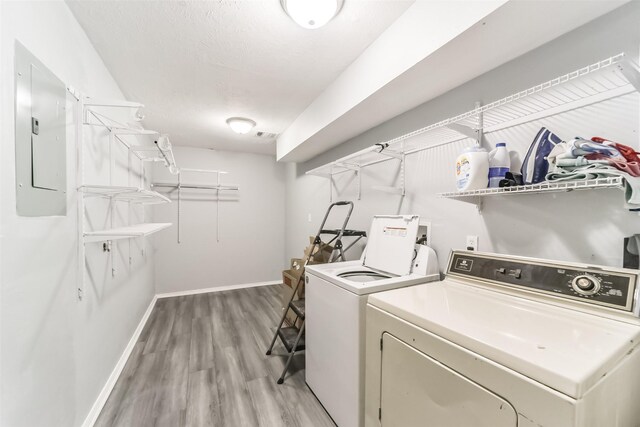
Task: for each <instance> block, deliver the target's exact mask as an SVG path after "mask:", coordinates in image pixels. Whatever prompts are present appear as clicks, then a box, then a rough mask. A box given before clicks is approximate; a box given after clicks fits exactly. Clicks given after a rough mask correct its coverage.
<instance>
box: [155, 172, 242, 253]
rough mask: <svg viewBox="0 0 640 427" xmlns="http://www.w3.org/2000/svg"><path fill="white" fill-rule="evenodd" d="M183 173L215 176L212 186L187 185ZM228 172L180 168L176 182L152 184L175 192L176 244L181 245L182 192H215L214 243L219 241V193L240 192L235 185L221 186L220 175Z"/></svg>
mask: <svg viewBox="0 0 640 427" xmlns="http://www.w3.org/2000/svg"><path fill="white" fill-rule="evenodd" d="M185 173H195V174H205V175H212V174H213V175H215V183H214V184H201V183H188V182H184V181H183V177H182V175H183V174H185ZM227 173H228V172H226V171H221V170H214V169H194V168H180V169H179V171H178V174H177V175H178V182H154V183H153V184H151V187H152V188H167V189H169V191H177V202H178V218H177V219H178V221H177V222H178V236H177V240H178V243H182V216H183V214H182V190H213V191H215V192H216V198H215V202H216V242H219V241H220V192H221V191H240V188H239V187H238V186H237V185H229V184H227V185H223V184H222V182H221V180H222V175H226V174H227Z"/></svg>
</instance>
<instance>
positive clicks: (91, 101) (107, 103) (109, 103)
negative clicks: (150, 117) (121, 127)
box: [83, 96, 144, 108]
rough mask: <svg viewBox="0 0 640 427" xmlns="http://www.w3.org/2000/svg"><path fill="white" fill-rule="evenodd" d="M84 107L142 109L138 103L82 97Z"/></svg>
mask: <svg viewBox="0 0 640 427" xmlns="http://www.w3.org/2000/svg"><path fill="white" fill-rule="evenodd" d="M83 102H84V105H85V107H115V108H143V107H144V104H141V103H139V102H131V101H122V100H119V99H102V98H90V97H88V96H86V97H84V101H83Z"/></svg>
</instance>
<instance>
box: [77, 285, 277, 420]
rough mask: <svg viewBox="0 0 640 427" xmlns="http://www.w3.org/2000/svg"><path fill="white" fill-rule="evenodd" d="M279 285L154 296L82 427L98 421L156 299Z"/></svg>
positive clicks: (236, 286)
mask: <svg viewBox="0 0 640 427" xmlns="http://www.w3.org/2000/svg"><path fill="white" fill-rule="evenodd" d="M280 283H282V280H272V281H270V282H256V283H245V284H241V285H231V286H218V287H214V288H205V289H194V290H190V291H181V292H169V293H165V294H157V295H156V296H154V297H153V299H152V300H151V303H150V304H149V307H148V308H147V311H146V312H145V313H144V316H142V319H140V323H138V327H137V328H136V330H135V331H134V332H133V335H132V336H131V339H130V340H129V343H128V344H127V346H126V347H125V349H124V351H123V352H122V356H120V359H119V360H118V363H116V366H115V368H113V371H112V372H111V375H109V378H108V379H107V382H106V384H105V385H104V387H103V388H102V390H101V391H100V394H99V395H98V398H97V399H96V401H95V403H94V404H93V406H92V407H91V410H90V411H89V414H87V417H86V418H85V419H84V422H83V423H82V427H93V425H94V424H95V422H96V420H97V419H98V416H99V415H100V412H101V411H102V408H103V407H104V405H105V403H107V399H108V398H109V395H110V394H111V391H112V390H113V387H115V385H116V382H117V381H118V378H119V377H120V374H121V373H122V370H123V369H124V366H125V364H126V363H127V360H128V359H129V356H130V355H131V352H132V351H133V347H134V346H135V344H136V343H137V342H138V338H140V334H141V333H142V329H144V325H145V324H146V323H147V320H148V319H149V316H150V315H151V312H152V311H153V307H155V305H156V301H157V300H158V299H160V298H169V297H177V296H181V295H195V294H204V293H209V292H221V291H229V290H233V289H243V288H254V287H256V286H269V285H278V284H280Z"/></svg>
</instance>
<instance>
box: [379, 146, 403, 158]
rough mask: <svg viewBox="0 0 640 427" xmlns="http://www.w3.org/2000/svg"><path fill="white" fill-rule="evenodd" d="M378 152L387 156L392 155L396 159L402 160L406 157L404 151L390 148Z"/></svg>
mask: <svg viewBox="0 0 640 427" xmlns="http://www.w3.org/2000/svg"><path fill="white" fill-rule="evenodd" d="M377 153H378V154H381V155H383V156H387V157H392V158H394V159H398V160H402V159H403V158H404V153H402V152H400V151H395V150H389V149H388V148H386V149H384V150H382V151H377Z"/></svg>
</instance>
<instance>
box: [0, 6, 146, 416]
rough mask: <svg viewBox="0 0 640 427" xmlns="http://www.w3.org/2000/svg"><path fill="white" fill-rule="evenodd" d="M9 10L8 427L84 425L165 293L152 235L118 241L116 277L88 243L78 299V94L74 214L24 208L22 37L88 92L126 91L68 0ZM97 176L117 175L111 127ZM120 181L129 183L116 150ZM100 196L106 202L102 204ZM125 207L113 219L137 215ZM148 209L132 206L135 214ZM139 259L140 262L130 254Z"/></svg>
mask: <svg viewBox="0 0 640 427" xmlns="http://www.w3.org/2000/svg"><path fill="white" fill-rule="evenodd" d="M0 17H1V21H0V23H1V25H0V28H1V42H2V47H1V58H0V61H1V67H0V73H1V75H2V80H1V83H0V84H1V86H0V89H1V94H2V96H1V107H2V113H1V116H0V132H1V133H0V140H1V141H2V145H1V150H0V153H1V161H0V170H1V176H2V183H1V191H2V195H1V200H2V208H1V211H0V214H1V216H2V217H1V225H2V235H1V245H0V248H1V251H2V254H3V257H2V260H1V265H0V267H1V276H0V280H1V305H0V307H1V321H2V330H1V344H2V350H1V364H0V368H1V372H0V375H1V377H2V397H1V405H2V415H1V418H0V425H2V426H7V427H19V426H28V427H37V426H46V427H51V426H53V427H57V426H60V427H67V426H79V425H81V424H82V422H83V421H84V419H85V417H86V416H87V414H88V412H89V410H90V408H91V406H92V405H93V403H94V401H95V400H96V398H97V396H98V394H99V392H100V391H101V389H102V387H103V386H104V384H105V382H106V380H107V378H108V376H109V374H110V373H111V371H112V369H113V368H114V366H115V365H116V362H117V360H118V359H119V357H120V356H121V354H122V352H123V350H124V348H125V346H126V344H127V342H128V341H129V339H130V338H131V335H132V333H133V331H134V330H135V328H136V326H137V324H138V323H139V321H140V319H141V317H142V316H143V314H144V312H145V310H146V309H147V307H148V305H149V303H150V302H151V300H152V298H153V295H154V293H155V291H154V286H153V265H152V262H151V258H150V256H149V255H147V256H144V255H143V253H142V250H143V249H144V248H145V247H146V246H147V244H148V243H145V242H144V241H135V242H132V243H131V247H130V246H129V244H128V243H125V242H124V241H123V242H122V243H119V244H118V245H116V252H115V257H114V267H115V270H116V274H115V276H112V275H111V264H110V261H109V256H108V254H105V253H103V252H102V250H101V248H100V245H99V244H89V245H87V266H88V268H87V281H86V283H85V287H84V299H83V301H81V302H79V301H78V299H77V295H76V288H77V286H78V283H79V282H78V279H79V274H78V270H79V264H78V262H79V261H78V256H77V245H78V238H77V233H78V213H77V193H76V187H77V185H78V180H77V176H76V138H75V127H74V119H75V110H74V104H75V101H74V98H73V97H71V96H70V95H68V97H67V207H68V210H67V215H66V216H63V217H40V218H25V217H18V216H17V215H16V208H15V205H16V195H15V167H14V151H15V150H14V125H13V123H14V113H13V111H14V77H13V55H14V43H15V40H19V41H20V42H21V43H22V44H23V45H25V46H26V47H27V49H29V50H30V51H31V52H32V53H33V54H34V55H35V56H36V57H38V58H39V59H40V60H41V61H42V62H43V63H44V64H45V65H47V66H48V67H49V68H50V70H51V71H52V72H53V73H54V74H56V75H57V76H58V77H59V78H60V79H61V80H63V81H64V82H65V83H66V84H68V85H71V86H73V87H75V88H76V89H78V90H80V91H82V92H83V93H85V94H86V95H91V96H96V97H108V98H116V99H118V98H122V97H123V95H122V93H121V91H120V89H119V88H118V86H117V84H116V82H115V81H114V80H113V78H112V77H111V75H110V74H109V72H108V70H107V69H106V67H105V66H104V64H103V62H102V60H101V59H100V57H99V56H98V54H97V53H96V51H95V50H94V49H93V47H92V45H91V44H90V42H89V40H88V38H87V37H86V35H85V34H84V32H83V31H82V29H81V28H80V26H79V25H78V23H77V22H76V20H75V18H74V17H73V15H72V14H71V12H70V11H69V10H68V8H67V6H66V5H65V4H64V3H63V2H61V1H51V2H0ZM86 136H91V142H88V141H85V142H86V145H85V149H86V157H85V160H86V166H85V179H86V182H87V183H94V184H107V183H108V176H107V171H108V167H107V165H108V162H106V161H105V153H106V144H107V142H106V141H107V138H106V134H105V132H104V131H99V130H94V131H87V132H86ZM116 155H117V156H118V161H117V162H116V166H115V169H114V177H115V181H116V182H115V183H124V182H127V181H128V176H127V175H126V174H125V173H124V172H123V167H126V157H124V156H123V155H122V152H117V154H116ZM98 204H99V203H98ZM128 216H129V213H128V212H127V211H126V210H122V209H121V210H119V211H118V214H117V215H116V219H115V223H114V225H116V226H117V225H121V224H124V223H126V222H128V220H129V219H128ZM142 216H143V213H142V212H141V211H137V212H135V213H132V214H131V219H132V220H134V221H137V220H142ZM88 217H89V218H90V219H91V224H89V225H90V226H91V227H94V228H96V229H98V228H101V227H103V226H106V225H108V223H109V220H108V216H107V215H106V213H105V210H104V206H96V203H92V204H91V205H90V206H89V207H88ZM129 257H131V261H129Z"/></svg>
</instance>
